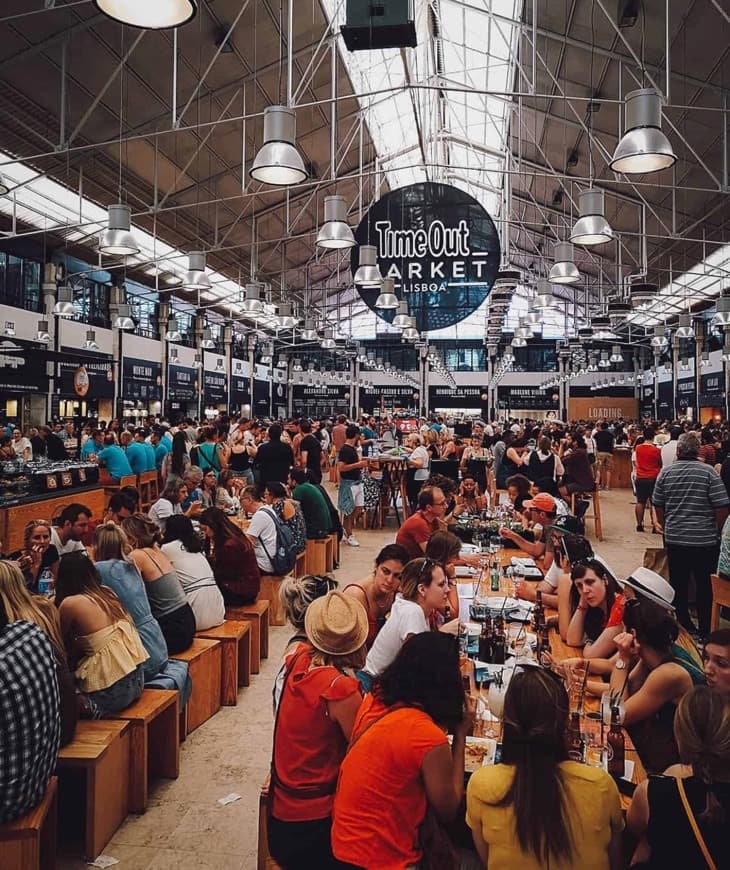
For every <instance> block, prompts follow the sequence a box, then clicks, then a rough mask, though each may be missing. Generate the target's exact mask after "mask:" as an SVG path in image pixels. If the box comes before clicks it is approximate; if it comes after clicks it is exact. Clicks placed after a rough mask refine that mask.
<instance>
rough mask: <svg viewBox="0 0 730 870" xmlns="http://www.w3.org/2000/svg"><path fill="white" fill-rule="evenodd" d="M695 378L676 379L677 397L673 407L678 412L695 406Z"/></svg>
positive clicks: (680, 412) (681, 412)
mask: <svg viewBox="0 0 730 870" xmlns="http://www.w3.org/2000/svg"><path fill="white" fill-rule="evenodd" d="M696 397H697V396H696V392H695V379H694V378H682V379H681V380H678V381H677V398H676V401H675V407H676V409H677V413H678V414H683V413H684V412H685V411H686V410H687V408H694V407H696V403H695V399H696Z"/></svg>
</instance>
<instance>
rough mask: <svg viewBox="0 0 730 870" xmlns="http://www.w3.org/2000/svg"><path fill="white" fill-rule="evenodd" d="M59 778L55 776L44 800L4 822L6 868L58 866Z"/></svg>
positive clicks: (48, 869)
mask: <svg viewBox="0 0 730 870" xmlns="http://www.w3.org/2000/svg"><path fill="white" fill-rule="evenodd" d="M57 811H58V778H57V777H55V776H52V777H51V779H50V781H49V783H48V786H47V787H46V793H45V795H44V796H43V800H42V801H41V802H40V803H39V804H38V806H37V807H36V808H35V809H33V810H29V811H28V812H27V813H26V814H25V815H24V816H21V817H20V818H19V819H16V820H15V821H14V822H7V823H6V824H4V825H0V867H2V868H3V870H53V868H54V867H55V866H56V833H57V827H58V820H57V818H56V814H57Z"/></svg>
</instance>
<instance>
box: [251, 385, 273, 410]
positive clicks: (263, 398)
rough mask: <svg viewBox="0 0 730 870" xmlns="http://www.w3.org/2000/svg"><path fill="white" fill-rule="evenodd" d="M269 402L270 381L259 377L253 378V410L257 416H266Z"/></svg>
mask: <svg viewBox="0 0 730 870" xmlns="http://www.w3.org/2000/svg"><path fill="white" fill-rule="evenodd" d="M270 402H271V383H270V382H269V381H263V380H261V379H260V378H254V382H253V405H254V412H255V413H256V414H258V415H259V416H262V417H266V416H268V414H269V404H270Z"/></svg>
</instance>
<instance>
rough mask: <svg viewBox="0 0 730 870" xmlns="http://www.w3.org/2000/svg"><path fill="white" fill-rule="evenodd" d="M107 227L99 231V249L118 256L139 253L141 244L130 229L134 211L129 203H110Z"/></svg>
mask: <svg viewBox="0 0 730 870" xmlns="http://www.w3.org/2000/svg"><path fill="white" fill-rule="evenodd" d="M107 212H108V215H109V217H108V220H107V228H106V229H105V230H102V232H101V233H99V251H100V252H101V253H102V254H107V255H110V256H118V257H131V256H132V255H133V254H138V253H139V245H138V244H137V241H136V239H135V238H134V236H133V235H132V232H131V230H130V226H131V220H132V212H131V210H130V208H129V206H128V205H121V203H120V204H117V205H110V206H109V208H108V210H107Z"/></svg>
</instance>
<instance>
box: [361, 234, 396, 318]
mask: <svg viewBox="0 0 730 870" xmlns="http://www.w3.org/2000/svg"><path fill="white" fill-rule="evenodd" d="M373 250H374V249H373ZM376 268H377V266H376ZM359 271H360V270H359V269H358V272H359ZM375 307H376V308H384V309H385V310H388V311H389V310H391V309H394V308H397V307H398V297H397V296H396V295H395V284H394V283H393V279H392V278H383V286H382V290H381V291H380V294H379V295H378V298H377V299H376V300H375Z"/></svg>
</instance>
